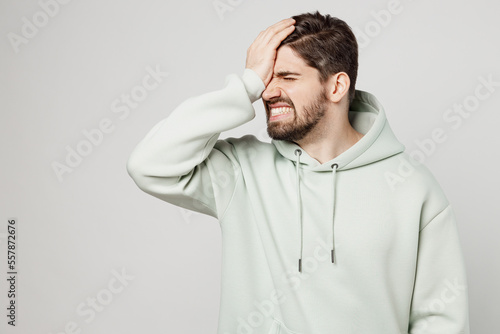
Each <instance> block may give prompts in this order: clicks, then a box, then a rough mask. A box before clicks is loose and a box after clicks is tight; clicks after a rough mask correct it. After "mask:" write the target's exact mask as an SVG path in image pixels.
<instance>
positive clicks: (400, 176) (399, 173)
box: [386, 152, 450, 229]
mask: <svg viewBox="0 0 500 334" xmlns="http://www.w3.org/2000/svg"><path fill="white" fill-rule="evenodd" d="M394 158H396V159H397V160H398V162H397V164H396V165H395V166H394V168H395V169H394V170H392V171H387V172H386V179H387V180H388V181H389V179H391V181H390V182H392V187H394V189H396V188H398V187H401V188H402V190H403V193H405V194H404V196H405V198H407V200H412V199H416V198H418V199H419V200H420V201H421V203H422V210H421V224H422V225H421V229H422V228H424V227H425V226H426V224H427V223H429V222H430V221H431V220H432V219H433V218H434V217H435V216H436V215H438V214H439V213H440V212H441V211H443V210H444V209H446V207H447V206H449V205H450V202H449V200H448V198H447V196H446V194H445V192H444V190H443V188H442V187H441V185H440V183H439V181H438V180H437V179H436V177H435V175H434V174H433V173H432V171H431V170H430V169H429V167H427V166H426V165H425V163H420V162H418V161H416V160H415V159H414V158H412V157H411V156H410V155H409V154H408V153H406V152H402V153H401V154H398V155H397V156H395V157H394Z"/></svg>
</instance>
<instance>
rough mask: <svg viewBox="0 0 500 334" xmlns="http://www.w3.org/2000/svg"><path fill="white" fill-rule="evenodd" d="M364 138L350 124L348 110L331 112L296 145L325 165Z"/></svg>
mask: <svg viewBox="0 0 500 334" xmlns="http://www.w3.org/2000/svg"><path fill="white" fill-rule="evenodd" d="M362 137H363V134H362V133H360V132H358V131H356V130H355V129H354V128H353V127H352V126H351V124H350V123H349V119H348V117H347V111H346V110H344V111H342V110H330V111H329V112H328V113H327V114H326V115H325V117H324V119H322V120H321V122H319V123H318V124H317V126H316V127H315V128H314V129H312V130H311V132H309V133H308V134H307V136H306V137H304V138H302V139H301V140H299V141H296V142H295V143H296V144H298V145H299V146H300V147H301V148H302V149H304V151H306V152H307V154H308V155H309V156H311V157H312V158H314V159H316V160H317V161H318V162H319V163H321V164H323V163H325V162H327V161H330V160H332V159H333V158H336V157H337V156H339V155H340V154H342V153H343V152H344V151H346V150H347V149H349V148H350V147H351V146H353V145H354V144H356V143H357V142H358V141H359V140H360V139H361V138H362Z"/></svg>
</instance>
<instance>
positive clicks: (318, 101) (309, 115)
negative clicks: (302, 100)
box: [266, 87, 328, 142]
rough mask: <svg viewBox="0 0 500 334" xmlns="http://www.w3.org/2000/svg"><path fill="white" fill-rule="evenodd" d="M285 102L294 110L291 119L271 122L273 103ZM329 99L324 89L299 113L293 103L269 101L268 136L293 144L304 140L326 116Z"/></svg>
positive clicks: (277, 99) (281, 99) (285, 100)
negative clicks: (271, 105)
mask: <svg viewBox="0 0 500 334" xmlns="http://www.w3.org/2000/svg"><path fill="white" fill-rule="evenodd" d="M278 102H284V103H287V104H288V105H289V106H291V107H292V108H293V111H292V113H293V114H292V115H291V117H290V116H289V117H287V118H285V119H282V120H277V121H273V122H269V117H270V108H269V105H270V104H273V103H278ZM327 102H328V98H327V96H326V89H325V88H324V87H323V89H322V91H321V92H320V93H319V94H318V95H317V96H316V98H315V99H314V100H313V102H312V103H311V104H309V105H307V106H305V107H304V109H303V110H302V111H299V112H297V109H295V106H294V105H293V103H292V101H290V100H288V99H284V98H276V99H273V100H269V101H267V102H266V103H267V108H266V109H267V112H266V120H267V134H268V135H269V137H270V138H272V139H274V140H288V141H292V142H296V141H299V140H301V139H303V138H304V137H305V136H306V135H307V134H308V133H309V132H311V131H312V130H313V129H314V128H315V127H316V125H317V124H318V123H319V121H321V119H322V118H323V117H324V116H325V114H326V111H327V108H328V103H327Z"/></svg>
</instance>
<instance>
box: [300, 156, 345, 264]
mask: <svg viewBox="0 0 500 334" xmlns="http://www.w3.org/2000/svg"><path fill="white" fill-rule="evenodd" d="M301 154H302V150H300V149H296V150H295V155H296V156H297V163H296V164H295V172H296V173H295V175H296V180H297V182H296V189H297V208H298V212H297V213H298V215H297V220H298V225H299V229H300V250H299V272H302V252H303V245H304V229H303V225H302V203H301V196H300V176H299V164H300V155H301ZM331 167H332V172H333V173H332V191H333V196H332V200H333V203H332V253H331V255H332V263H335V238H334V222H335V176H336V175H337V173H336V172H337V168H338V167H339V165H338V164H335V163H334V164H332V166H331Z"/></svg>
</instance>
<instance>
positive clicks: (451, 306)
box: [409, 204, 470, 334]
mask: <svg viewBox="0 0 500 334" xmlns="http://www.w3.org/2000/svg"><path fill="white" fill-rule="evenodd" d="M469 332H470V329H469V310H468V288H467V277H466V272H465V263H464V259H463V254H462V250H461V246H460V240H459V234H458V229H457V224H456V219H455V215H454V211H453V209H452V207H451V206H450V205H449V204H448V205H447V206H446V207H445V209H443V210H442V211H441V212H440V213H439V214H437V215H436V216H435V217H434V218H433V219H432V220H431V221H430V222H429V223H428V224H427V225H425V226H424V227H423V228H422V229H421V231H420V239H419V246H418V258H417V271H416V277H415V284H414V290H413V298H412V304H411V313H410V324H409V333H410V334H424V333H425V334H434V333H435V334H438V333H439V334H443V333H449V334H469Z"/></svg>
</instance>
